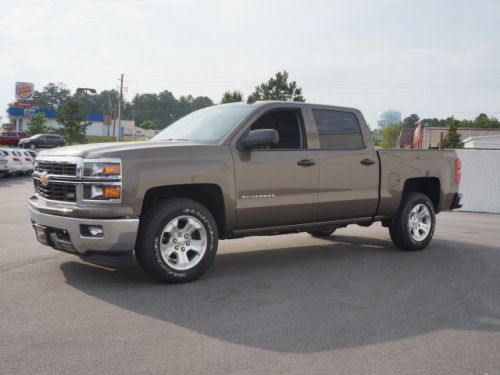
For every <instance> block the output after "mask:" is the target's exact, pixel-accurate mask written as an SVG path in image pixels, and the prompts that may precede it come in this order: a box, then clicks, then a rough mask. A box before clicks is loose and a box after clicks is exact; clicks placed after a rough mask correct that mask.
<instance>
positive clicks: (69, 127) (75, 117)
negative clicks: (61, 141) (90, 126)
mask: <svg viewBox="0 0 500 375" xmlns="http://www.w3.org/2000/svg"><path fill="white" fill-rule="evenodd" d="M84 119H85V112H84V108H83V105H82V103H81V102H80V101H78V100H76V99H69V100H67V101H66V102H64V103H63V104H61V105H60V106H59V109H58V111H57V115H56V120H57V122H58V123H59V124H61V125H62V129H61V133H62V134H63V135H64V138H65V139H66V141H67V142H68V143H69V144H70V145H71V144H73V142H75V141H76V142H83V141H84V140H85V138H84V130H85V129H84V126H83V124H82V122H83V120H84Z"/></svg>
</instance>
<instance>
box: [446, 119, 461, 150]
mask: <svg viewBox="0 0 500 375" xmlns="http://www.w3.org/2000/svg"><path fill="white" fill-rule="evenodd" d="M448 125H449V130H448V134H446V137H444V140H443V147H444V148H463V147H464V144H463V142H462V140H461V135H460V134H459V133H458V126H459V125H460V121H457V120H455V119H454V118H453V117H452V118H451V119H450V121H449V122H448Z"/></svg>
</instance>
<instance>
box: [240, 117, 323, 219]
mask: <svg viewBox="0 0 500 375" xmlns="http://www.w3.org/2000/svg"><path fill="white" fill-rule="evenodd" d="M254 129H275V130H277V131H278V134H279V144H278V145H274V146H272V147H270V148H255V149H252V150H249V151H243V152H242V151H238V150H237V149H233V153H234V163H235V178H236V181H235V182H236V226H237V229H247V228H259V227H269V226H279V225H286V224H300V223H307V222H313V221H316V219H317V213H318V166H317V165H316V160H315V159H316V153H317V151H315V150H308V148H307V140H306V132H305V127H304V121H303V115H302V111H301V109H300V108H281V109H273V110H269V111H268V112H266V113H264V114H263V115H261V116H260V117H259V118H258V119H257V120H256V121H255V122H253V123H252V124H250V125H249V127H248V129H247V130H254Z"/></svg>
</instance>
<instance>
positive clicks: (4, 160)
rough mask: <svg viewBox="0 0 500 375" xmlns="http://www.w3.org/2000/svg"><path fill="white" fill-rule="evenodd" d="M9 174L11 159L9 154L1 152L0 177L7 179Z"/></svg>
mask: <svg viewBox="0 0 500 375" xmlns="http://www.w3.org/2000/svg"><path fill="white" fill-rule="evenodd" d="M9 174H10V172H9V159H8V157H7V153H6V152H5V151H3V150H0V177H6V176H8V175H9Z"/></svg>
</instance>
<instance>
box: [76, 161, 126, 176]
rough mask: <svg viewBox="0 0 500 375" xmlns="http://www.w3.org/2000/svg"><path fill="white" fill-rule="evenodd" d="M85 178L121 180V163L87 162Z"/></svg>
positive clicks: (84, 171)
mask: <svg viewBox="0 0 500 375" xmlns="http://www.w3.org/2000/svg"><path fill="white" fill-rule="evenodd" d="M83 176H84V177H105V178H119V177H120V176H121V166H120V162H119V161H112V162H111V161H102V162H101V161H95V162H85V163H84V166H83Z"/></svg>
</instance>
